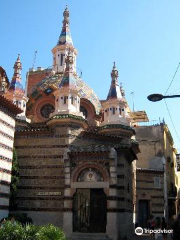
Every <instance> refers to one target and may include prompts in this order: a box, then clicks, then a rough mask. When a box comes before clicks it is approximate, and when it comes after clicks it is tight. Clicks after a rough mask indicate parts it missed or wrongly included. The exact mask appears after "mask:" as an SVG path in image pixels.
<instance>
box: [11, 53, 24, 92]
mask: <svg viewBox="0 0 180 240" xmlns="http://www.w3.org/2000/svg"><path fill="white" fill-rule="evenodd" d="M21 70H22V64H21V60H20V54H18V57H17V60H16V62H15V64H14V74H13V77H12V80H11V84H10V87H9V91H13V92H16V93H18V94H21V95H24V89H23V86H22V83H21Z"/></svg>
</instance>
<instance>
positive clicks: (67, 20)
mask: <svg viewBox="0 0 180 240" xmlns="http://www.w3.org/2000/svg"><path fill="white" fill-rule="evenodd" d="M63 16H64V20H63V24H69V10H68V7H67V5H66V8H65V10H64V12H63Z"/></svg>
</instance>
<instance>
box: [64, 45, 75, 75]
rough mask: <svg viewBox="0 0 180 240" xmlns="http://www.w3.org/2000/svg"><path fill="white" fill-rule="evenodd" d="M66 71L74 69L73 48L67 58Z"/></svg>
mask: <svg viewBox="0 0 180 240" xmlns="http://www.w3.org/2000/svg"><path fill="white" fill-rule="evenodd" d="M65 63H66V71H69V70H72V68H73V67H72V66H73V56H72V55H71V50H70V49H69V51H68V55H67V57H66V59H65Z"/></svg>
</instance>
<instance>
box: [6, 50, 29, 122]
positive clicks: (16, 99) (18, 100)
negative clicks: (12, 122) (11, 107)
mask: <svg viewBox="0 0 180 240" xmlns="http://www.w3.org/2000/svg"><path fill="white" fill-rule="evenodd" d="M21 70H22V64H21V60H20V54H18V58H17V60H16V62H15V64H14V74H13V77H12V80H11V83H10V86H9V89H8V91H7V93H6V97H7V98H8V99H10V100H11V101H12V102H13V103H14V104H15V105H16V106H17V107H19V108H20V109H21V110H22V111H23V112H22V113H21V114H18V115H17V118H19V119H22V120H27V119H26V115H25V114H26V103H27V101H28V98H27V97H26V96H25V92H24V88H23V85H22V82H21Z"/></svg>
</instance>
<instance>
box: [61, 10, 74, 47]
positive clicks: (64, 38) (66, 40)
mask: <svg viewBox="0 0 180 240" xmlns="http://www.w3.org/2000/svg"><path fill="white" fill-rule="evenodd" d="M63 16H64V20H63V27H62V31H61V34H60V36H59V40H58V43H57V45H65V44H68V45H73V41H72V38H71V33H70V29H69V10H68V8H67V7H66V9H65V11H64V13H63Z"/></svg>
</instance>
